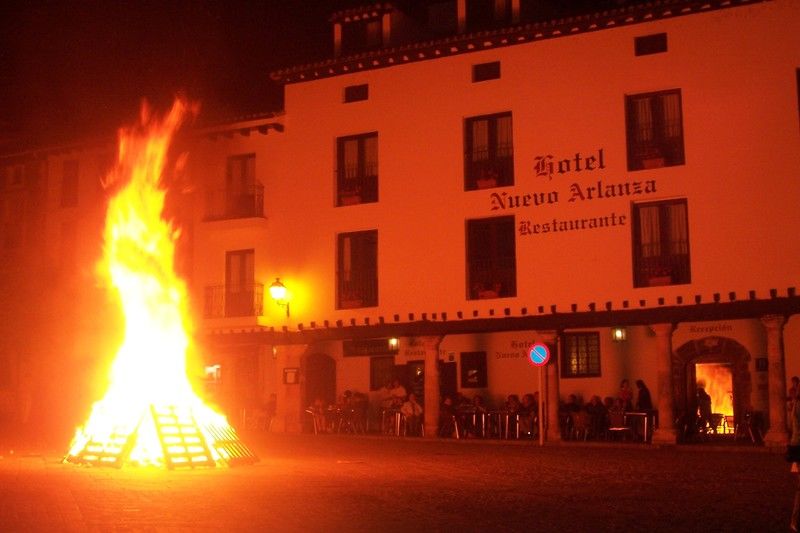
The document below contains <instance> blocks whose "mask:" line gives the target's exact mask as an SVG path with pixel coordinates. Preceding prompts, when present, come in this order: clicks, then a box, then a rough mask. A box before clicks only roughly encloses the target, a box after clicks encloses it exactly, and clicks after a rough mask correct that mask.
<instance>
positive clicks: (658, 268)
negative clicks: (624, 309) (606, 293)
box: [632, 199, 691, 287]
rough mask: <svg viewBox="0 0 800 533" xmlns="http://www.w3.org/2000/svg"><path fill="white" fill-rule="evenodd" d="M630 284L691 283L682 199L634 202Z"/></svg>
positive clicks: (684, 207) (685, 215)
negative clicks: (631, 276)
mask: <svg viewBox="0 0 800 533" xmlns="http://www.w3.org/2000/svg"><path fill="white" fill-rule="evenodd" d="M632 209H633V213H632V215H633V216H632V219H633V286H634V287H653V286H658V285H680V284H684V283H690V282H691V271H690V261H689V224H688V220H687V205H686V200H685V199H679V200H667V201H662V202H648V203H641V204H633V207H632Z"/></svg>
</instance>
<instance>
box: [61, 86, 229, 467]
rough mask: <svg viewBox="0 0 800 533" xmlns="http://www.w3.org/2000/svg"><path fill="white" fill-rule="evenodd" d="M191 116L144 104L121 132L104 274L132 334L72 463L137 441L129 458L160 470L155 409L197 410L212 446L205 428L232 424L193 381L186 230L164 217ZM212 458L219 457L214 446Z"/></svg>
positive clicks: (182, 109) (181, 104)
mask: <svg viewBox="0 0 800 533" xmlns="http://www.w3.org/2000/svg"><path fill="white" fill-rule="evenodd" d="M189 111H190V109H189V106H188V104H187V103H186V102H185V101H183V100H180V99H179V100H176V101H175V103H174V104H173V106H172V109H171V110H170V112H169V113H168V114H167V115H166V116H165V117H164V118H163V120H160V119H158V118H156V117H154V116H152V115H151V113H150V112H149V110H148V109H147V107H146V106H144V105H143V106H142V115H141V124H140V125H139V126H138V127H134V128H130V129H122V130H121V131H120V135H119V152H118V160H117V164H116V166H115V168H114V169H113V170H112V171H111V173H110V174H109V176H108V178H107V183H106V185H107V186H114V187H120V189H119V190H118V191H117V193H116V194H115V195H114V196H113V197H112V198H111V199H110V200H109V205H108V210H107V213H106V223H105V231H104V241H105V247H104V255H103V258H102V260H101V262H100V264H99V271H100V274H101V276H102V278H103V279H104V280H106V281H107V282H109V283H110V284H111V285H112V286H113V287H114V288H115V289H116V291H117V293H118V295H119V299H120V302H121V307H122V310H123V313H124V317H125V333H124V339H123V341H122V344H121V346H120V348H119V350H118V352H117V354H116V357H115V359H114V362H113V365H112V368H111V373H110V380H109V388H108V390H107V391H106V394H105V396H104V397H103V398H102V399H101V400H99V401H98V402H96V403H95V404H94V405H93V407H92V411H91V414H90V416H89V419H88V421H87V422H86V424H85V426H84V427H82V428H78V430H77V431H76V434H75V437H74V439H73V442H72V445H71V448H70V456H73V455H77V454H78V453H79V452H80V451H81V450H82V449H83V448H84V447H85V446H86V445H87V443H89V442H90V441H91V442H94V443H99V444H102V445H103V446H104V447H106V448H108V449H112V448H114V446H117V445H118V444H115V439H117V440H118V437H119V436H120V435H121V436H123V437H124V438H125V439H127V442H133V444H131V445H130V446H132V448H130V451H129V453H128V454H127V458H128V459H129V460H130V461H132V462H136V463H139V464H157V465H162V464H163V463H164V456H163V448H164V446H165V445H164V444H163V443H162V442H161V441H160V440H159V436H158V434H157V427H156V424H155V422H154V417H155V416H156V415H155V412H154V411H153V413H152V415H151V408H153V407H155V408H158V407H162V406H180V407H181V409H183V410H189V411H190V412H191V414H192V416H193V417H194V419H195V420H196V421H197V427H198V428H200V430H201V431H202V432H203V435H204V436H205V437H206V442H208V443H209V444H211V443H213V442H214V439H213V437H212V436H211V435H210V434H209V432H208V430H205V429H203V428H204V427H205V426H206V425H214V424H216V425H222V426H225V427H227V421H226V420H225V417H224V416H223V415H221V414H219V413H217V412H215V411H214V410H213V409H211V408H210V407H208V406H206V405H205V404H204V403H203V401H202V400H201V399H200V398H199V397H198V396H197V395H196V394H195V393H194V391H193V390H192V387H191V384H190V383H189V380H188V377H187V372H186V370H187V369H186V355H187V351H188V350H189V349H190V347H191V332H192V328H191V320H190V315H189V312H188V308H187V301H188V299H187V290H186V285H185V283H184V282H183V280H181V279H180V278H179V277H178V275H177V274H176V272H175V265H174V256H175V243H176V239H177V237H178V232H177V231H176V230H174V229H173V228H172V226H171V225H170V224H169V223H168V222H167V221H165V220H164V219H163V218H162V213H163V210H164V201H165V197H166V191H165V190H164V189H163V188H162V187H161V178H162V174H163V171H164V166H165V163H166V160H167V154H168V150H169V148H170V144H171V141H172V139H173V136H174V134H175V132H176V131H177V129H178V128H179V127H180V125H181V123H182V122H183V121H184V118H185V117H186V115H187V114H188V112H189ZM131 437H132V438H131ZM134 441H135V442H134ZM208 451H209V452H210V453H211V455H212V457H213V459H214V460H215V461H216V460H218V459H220V457H219V456H218V455H219V454H218V452H217V451H216V450H215V448H214V446H213V445H209V446H208Z"/></svg>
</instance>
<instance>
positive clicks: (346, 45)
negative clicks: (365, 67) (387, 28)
mask: <svg viewBox="0 0 800 533" xmlns="http://www.w3.org/2000/svg"><path fill="white" fill-rule="evenodd" d="M382 43H383V25H382V24H381V18H380V17H375V18H371V19H364V20H359V21H350V22H345V23H343V24H342V53H344V54H351V53H355V52H362V51H365V50H371V49H375V48H380V47H381V44H382Z"/></svg>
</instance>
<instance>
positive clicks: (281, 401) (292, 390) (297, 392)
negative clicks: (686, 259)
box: [272, 344, 307, 433]
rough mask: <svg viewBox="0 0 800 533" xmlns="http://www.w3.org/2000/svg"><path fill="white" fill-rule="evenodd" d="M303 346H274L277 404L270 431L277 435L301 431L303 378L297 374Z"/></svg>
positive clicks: (303, 351)
mask: <svg viewBox="0 0 800 533" xmlns="http://www.w3.org/2000/svg"><path fill="white" fill-rule="evenodd" d="M306 348H307V345H305V344H290V345H285V346H275V359H276V365H275V371H276V372H277V373H278V375H277V376H275V378H276V379H275V383H276V384H277V386H276V389H277V390H276V391H275V392H276V396H277V402H276V405H275V420H274V421H273V424H272V431H275V432H279V433H300V432H301V431H302V430H303V424H302V420H301V418H300V415H301V413H302V412H303V409H304V406H303V405H302V400H303V395H302V389H303V386H302V383H303V382H304V380H305V378H304V376H303V375H302V373H300V372H299V369H300V362H301V360H302V357H303V354H304V353H305V352H306Z"/></svg>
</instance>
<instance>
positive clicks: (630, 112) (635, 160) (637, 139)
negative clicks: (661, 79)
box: [625, 89, 684, 170]
mask: <svg viewBox="0 0 800 533" xmlns="http://www.w3.org/2000/svg"><path fill="white" fill-rule="evenodd" d="M681 115H682V112H681V91H680V89H674V90H670V91H662V92H657V93H647V94H635V95H629V96H626V97H625V116H626V122H627V130H628V131H627V134H628V170H641V169H646V168H659V167H670V166H674V165H682V164H683V163H684V159H683V119H682V116H681Z"/></svg>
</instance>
